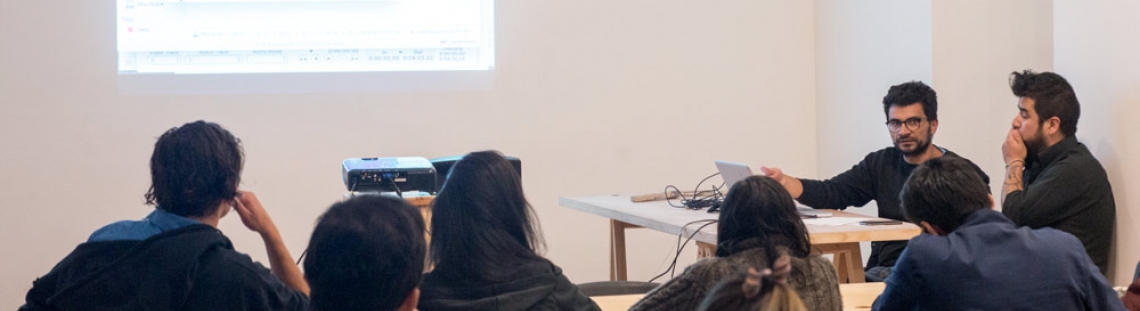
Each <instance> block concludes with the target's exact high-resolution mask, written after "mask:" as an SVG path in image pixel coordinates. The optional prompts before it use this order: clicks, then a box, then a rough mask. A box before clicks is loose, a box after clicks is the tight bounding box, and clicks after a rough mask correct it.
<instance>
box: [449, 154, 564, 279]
mask: <svg viewBox="0 0 1140 311" xmlns="http://www.w3.org/2000/svg"><path fill="white" fill-rule="evenodd" d="M431 236H432V238H431V239H432V241H431V257H432V263H434V264H435V271H434V272H433V273H438V274H442V275H446V276H449V277H452V278H455V279H464V280H486V281H502V280H504V279H503V278H504V277H506V276H505V275H504V274H505V273H508V272H510V271H511V270H513V269H514V268H516V264H517V263H519V262H520V261H522V260H527V259H534V258H541V256H540V255H539V252H541V251H542V248H543V247H544V243H543V241H542V236H541V235H540V230H539V229H538V219H537V218H535V216H534V210H533V209H532V208H531V206H530V203H527V201H526V197H525V196H524V195H523V189H522V182H521V176H519V172H518V171H517V170H515V168H514V166H512V165H511V163H510V162H509V161H507V159H506V158H504V157H503V155H502V154H499V153H498V152H496V151H481V152H472V153H470V154H467V155H466V156H464V157H463V158H462V159H460V160H459V162H456V163H455V166H453V167H452V168H451V172H450V173H449V174H448V177H447V181H446V182H445V183H444V185H443V188H442V189H441V190H440V191H439V194H438V195H437V196H436V197H435V200H434V201H433V202H432V217H431Z"/></svg>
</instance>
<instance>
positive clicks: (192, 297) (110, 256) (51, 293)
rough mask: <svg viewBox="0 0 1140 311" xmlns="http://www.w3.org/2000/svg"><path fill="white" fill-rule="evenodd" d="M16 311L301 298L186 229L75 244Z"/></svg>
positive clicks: (209, 231) (213, 237)
mask: <svg viewBox="0 0 1140 311" xmlns="http://www.w3.org/2000/svg"><path fill="white" fill-rule="evenodd" d="M25 303H26V304H25V305H24V306H22V307H20V311H38V310H92V311H99V310H305V309H306V308H307V305H308V303H309V299H308V297H306V296H305V295H304V294H302V293H300V292H298V291H295V290H293V289H290V288H289V287H287V286H285V284H284V283H282V282H281V281H280V280H278V279H277V278H276V277H275V276H273V274H272V273H270V271H269V270H268V269H266V268H265V267H264V266H262V265H260V264H257V263H254V262H253V260H251V259H250V258H249V256H246V255H244V254H241V253H238V252H236V251H234V250H233V244H231V243H230V240H229V239H227V238H226V237H225V236H224V235H222V233H221V232H220V231H218V230H217V229H215V228H213V227H210V226H208V225H190V226H185V227H182V228H178V229H175V230H171V231H167V232H163V233H161V234H158V235H155V236H153V237H150V238H148V239H146V240H142V241H104V242H87V243H83V244H80V245H79V246H78V247H76V249H75V250H74V251H72V252H71V254H70V255H68V256H67V257H66V258H64V259H63V261H60V262H59V263H58V264H56V266H55V267H54V268H52V270H51V271H50V272H48V274H47V275H44V276H43V277H41V278H39V279H37V280H36V281H35V282H34V283H33V284H32V289H31V290H30V291H28V295H27V297H26V301H25Z"/></svg>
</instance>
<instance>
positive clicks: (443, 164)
mask: <svg viewBox="0 0 1140 311" xmlns="http://www.w3.org/2000/svg"><path fill="white" fill-rule="evenodd" d="M503 157H504V158H507V161H510V162H511V166H514V167H515V171H517V172H519V179H520V180H522V161H520V160H519V158H516V157H512V156H503ZM462 159H463V156H461V155H457V156H449V157H439V158H435V159H431V164H432V165H434V166H435V172H436V176H437V177H436V182H435V185H436V191H437V192H438V191H439V189H442V188H443V183H444V182H445V181H447V174H448V173H451V167H452V166H455V162H459V160H462Z"/></svg>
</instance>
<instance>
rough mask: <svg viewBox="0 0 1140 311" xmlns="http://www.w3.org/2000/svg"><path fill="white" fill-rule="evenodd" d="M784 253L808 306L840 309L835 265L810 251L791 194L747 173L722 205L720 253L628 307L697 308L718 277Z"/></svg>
mask: <svg viewBox="0 0 1140 311" xmlns="http://www.w3.org/2000/svg"><path fill="white" fill-rule="evenodd" d="M784 254H787V255H790V256H791V267H792V270H791V274H790V275H789V276H788V284H789V285H791V287H792V289H794V290H795V291H796V293H797V294H798V295H799V296H800V297H801V298H803V303H804V305H805V306H806V307H807V309H808V310H818V311H832V310H841V308H842V307H843V305H842V303H841V302H840V298H839V279H838V276H836V274H835V267H833V266H832V265H831V262H829V261H827V259H823V258H822V257H820V256H819V254H813V253H812V251H811V241H810V240H809V239H808V234H807V228H806V227H804V223H803V220H801V219H800V216H799V214H797V213H796V205H795V203H794V202H793V201H792V197H791V196H790V195H788V192H787V191H786V190H784V187H783V186H781V185H780V183H778V182H776V181H775V180H773V179H772V178H768V177H765V176H751V177H748V178H745V179H744V180H741V181H739V182H737V183H736V184H734V185H732V188H730V189H729V191H728V194H727V195H726V196H725V199H724V203H723V204H722V207H721V211H720V218H719V221H718V224H717V248H716V257H715V258H706V259H702V260H700V261H697V262H696V263H694V264H693V265H692V266H689V267H688V268H685V272H684V273H681V275H679V276H677V277H676V278H673V279H671V280H669V281H668V282H666V283H665V284H662V285H661V286H659V287H657V288H656V289H654V290H653V291H650V292H649V293H648V294H646V295H645V297H644V298H642V299H641V301H638V302H637V303H636V304H634V305H633V307H631V308H630V310H631V311H644V310H694V309H696V308H697V307H698V305H699V304H700V303H701V300H704V299H705V296H706V295H707V294H708V293H709V291H710V290H712V287H713V286H714V285H716V284H717V283H718V282H720V281H722V280H725V279H727V278H729V277H731V276H733V275H735V274H737V273H740V272H741V271H745V270H746V269H748V268H750V267H753V268H757V269H764V268H768V263H769V262H770V261H771V259H770V258H771V257H778V256H780V255H784Z"/></svg>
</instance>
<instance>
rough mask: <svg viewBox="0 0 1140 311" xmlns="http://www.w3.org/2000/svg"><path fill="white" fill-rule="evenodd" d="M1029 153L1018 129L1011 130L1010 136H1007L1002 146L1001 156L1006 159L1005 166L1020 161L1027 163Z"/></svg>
mask: <svg viewBox="0 0 1140 311" xmlns="http://www.w3.org/2000/svg"><path fill="white" fill-rule="evenodd" d="M1027 153H1028V151H1026V150H1025V141H1024V140H1022V138H1021V133H1020V132H1018V131H1017V130H1016V129H1010V130H1009V134H1008V135H1006V136H1005V143H1002V144H1001V156H1002V158H1003V159H1005V165H1009V164H1010V163H1011V162H1013V161H1019V160H1020V161H1022V162H1025V157H1026V155H1027Z"/></svg>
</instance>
